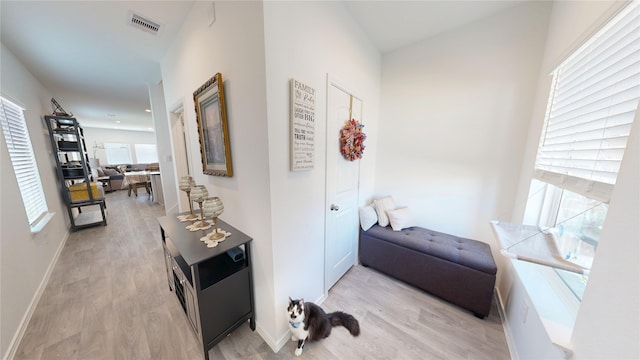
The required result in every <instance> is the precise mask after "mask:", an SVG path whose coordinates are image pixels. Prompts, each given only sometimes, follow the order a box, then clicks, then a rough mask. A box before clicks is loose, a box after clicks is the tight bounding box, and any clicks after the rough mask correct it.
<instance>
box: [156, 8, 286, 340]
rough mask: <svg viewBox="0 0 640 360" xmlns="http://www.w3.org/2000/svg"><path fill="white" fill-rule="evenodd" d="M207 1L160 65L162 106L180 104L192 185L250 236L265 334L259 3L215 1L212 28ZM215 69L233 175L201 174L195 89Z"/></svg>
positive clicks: (266, 228)
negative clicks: (223, 104)
mask: <svg viewBox="0 0 640 360" xmlns="http://www.w3.org/2000/svg"><path fill="white" fill-rule="evenodd" d="M209 4H211V3H210V2H199V1H198V2H195V3H194V6H193V8H192V10H191V12H190V13H189V15H188V16H187V18H186V20H185V23H184V25H183V27H182V29H181V31H180V33H179V34H178V35H177V36H176V39H175V40H174V42H173V44H172V46H171V47H170V48H169V50H168V52H167V55H166V56H165V58H164V59H163V60H162V62H161V67H162V78H163V85H164V92H165V103H166V104H167V106H171V107H174V106H175V105H176V104H180V103H183V108H184V114H185V127H186V131H187V136H188V147H189V154H190V155H191V160H192V164H193V165H194V167H193V169H192V172H193V173H192V175H193V177H194V179H195V181H196V183H198V184H202V185H206V187H207V189H208V191H209V194H212V195H215V196H219V197H220V198H221V199H222V201H223V202H224V205H225V211H224V213H223V214H222V215H221V218H222V220H224V221H227V222H229V223H230V224H232V225H233V226H235V227H236V228H238V229H239V230H241V231H243V232H244V233H246V234H248V235H249V236H251V237H252V238H253V239H254V240H253V242H252V250H253V255H254V257H253V263H252V265H253V274H254V286H255V299H256V314H257V316H256V320H257V327H258V331H259V332H260V334H262V335H263V336H264V337H267V338H269V337H271V336H273V334H274V333H275V326H276V325H275V323H276V314H275V313H274V305H273V302H274V293H273V288H274V287H273V285H274V273H273V253H272V237H271V233H272V231H271V200H270V194H269V181H270V180H269V177H268V175H269V172H268V169H269V158H268V139H267V136H266V134H267V115H266V114H267V108H266V107H267V104H266V95H265V89H266V84H265V78H266V75H265V64H264V33H263V13H262V3H261V2H256V1H246V2H226V1H221V2H215V14H216V21H215V23H214V24H213V25H212V26H211V27H209V26H208V19H207V5H209ZM218 72H220V73H221V74H222V79H223V84H224V88H225V89H224V91H225V98H226V99H225V100H226V105H227V121H228V124H229V137H230V143H231V160H232V164H233V177H231V178H228V177H217V176H210V175H203V173H202V167H201V165H200V164H201V160H200V159H201V158H200V147H199V141H198V132H197V126H196V117H195V111H194V104H193V97H192V94H193V92H194V91H195V90H197V89H198V88H199V87H200V86H201V85H202V84H204V83H205V82H206V81H207V80H209V79H210V78H211V77H212V76H213V75H215V74H216V73H218ZM168 110H171V109H168ZM168 144H169V143H167V145H168ZM177 175H178V176H181V175H185V174H177ZM278 315H279V314H278ZM277 319H278V320H281V319H282V317H281V316H278V318H277Z"/></svg>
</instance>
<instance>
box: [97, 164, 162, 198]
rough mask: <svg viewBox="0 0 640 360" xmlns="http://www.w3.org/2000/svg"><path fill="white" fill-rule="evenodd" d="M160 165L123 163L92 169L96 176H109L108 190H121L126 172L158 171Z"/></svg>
mask: <svg viewBox="0 0 640 360" xmlns="http://www.w3.org/2000/svg"><path fill="white" fill-rule="evenodd" d="M159 169H160V167H159V166H158V163H152V164H122V165H107V166H103V167H102V166H95V167H93V168H92V169H91V171H92V173H93V176H94V178H96V179H97V178H99V177H106V176H108V177H109V181H108V183H109V185H110V187H109V188H108V191H112V190H120V189H122V188H123V187H122V186H123V182H124V173H125V172H130V171H157V170H159Z"/></svg>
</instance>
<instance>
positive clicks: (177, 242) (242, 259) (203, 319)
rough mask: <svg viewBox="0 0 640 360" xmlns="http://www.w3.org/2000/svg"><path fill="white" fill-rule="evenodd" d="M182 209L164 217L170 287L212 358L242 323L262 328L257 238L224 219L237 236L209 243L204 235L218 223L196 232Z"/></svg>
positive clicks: (225, 226)
mask: <svg viewBox="0 0 640 360" xmlns="http://www.w3.org/2000/svg"><path fill="white" fill-rule="evenodd" d="M183 214H187V213H183ZM177 215H179V214H175V215H171V216H163V217H160V218H158V223H159V224H160V232H161V234H162V246H163V248H164V254H165V263H166V267H167V279H168V281H169V290H171V291H173V292H174V293H175V294H176V297H177V298H178V301H179V302H180V305H181V306H182V309H183V310H184V312H185V314H186V316H187V320H188V323H189V325H191V329H192V330H193V332H194V334H195V336H196V338H197V339H198V341H199V343H200V344H201V346H202V351H203V353H204V358H205V360H208V359H209V350H210V349H211V348H213V347H214V346H215V345H216V344H217V343H218V342H220V341H221V340H222V339H224V338H225V337H226V336H227V335H228V334H229V333H230V332H232V331H233V330H235V329H236V328H237V327H238V326H240V325H242V324H243V323H245V322H246V321H247V320H249V324H250V326H251V330H255V328H256V321H255V314H254V299H253V280H252V276H251V240H252V239H251V238H250V237H249V236H247V235H245V234H244V233H242V232H240V231H239V230H237V229H236V228H234V227H232V226H231V225H229V224H227V223H225V222H224V221H222V220H220V219H218V227H219V228H221V229H223V230H224V231H226V232H229V233H231V236H229V237H227V238H226V239H225V240H224V241H222V242H221V243H219V244H218V246H216V247H214V248H208V247H207V245H206V244H205V243H204V242H202V241H200V238H201V237H203V236H204V235H205V234H206V233H208V232H211V231H212V230H213V228H211V229H208V230H199V231H195V232H191V231H189V230H187V229H186V228H185V227H186V226H187V225H189V224H191V223H190V222H180V221H178V219H177V218H176V216H177ZM227 252H229V253H227ZM231 255H235V256H234V257H233V258H232V256H231Z"/></svg>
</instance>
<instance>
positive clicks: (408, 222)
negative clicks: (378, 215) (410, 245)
mask: <svg viewBox="0 0 640 360" xmlns="http://www.w3.org/2000/svg"><path fill="white" fill-rule="evenodd" d="M387 216H388V217H389V222H390V223H391V228H392V229H393V231H400V230H402V229H406V228H408V227H411V226H413V225H414V222H413V216H412V215H411V211H409V208H408V207H403V208H400V209H395V210H389V211H387Z"/></svg>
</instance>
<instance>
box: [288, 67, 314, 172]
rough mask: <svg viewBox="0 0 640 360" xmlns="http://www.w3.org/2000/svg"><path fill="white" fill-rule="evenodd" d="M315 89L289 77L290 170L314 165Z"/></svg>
mask: <svg viewBox="0 0 640 360" xmlns="http://www.w3.org/2000/svg"><path fill="white" fill-rule="evenodd" d="M315 109H316V90H315V89H314V88H312V87H310V86H308V85H305V84H303V83H301V82H300V81H298V80H296V79H291V171H303V170H311V169H313V166H314V153H315V120H316V111H315Z"/></svg>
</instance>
